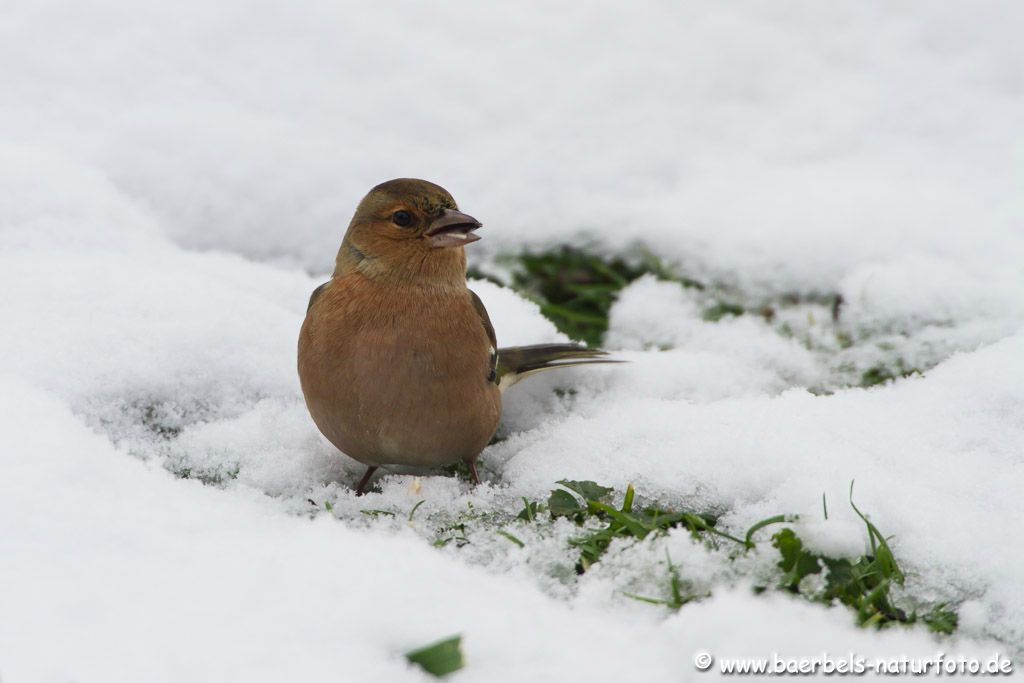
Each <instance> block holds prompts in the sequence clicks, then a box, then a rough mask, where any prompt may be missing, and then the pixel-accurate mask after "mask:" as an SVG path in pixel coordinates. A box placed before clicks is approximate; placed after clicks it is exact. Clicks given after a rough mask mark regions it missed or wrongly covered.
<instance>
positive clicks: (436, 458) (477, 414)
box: [299, 178, 612, 494]
mask: <svg viewBox="0 0 1024 683" xmlns="http://www.w3.org/2000/svg"><path fill="white" fill-rule="evenodd" d="M479 227H481V223H480V222H479V221H478V220H476V219H475V218H473V217H472V216H468V215H466V214H464V213H462V212H460V211H459V210H458V207H457V206H456V205H455V200H454V199H452V196H451V195H450V194H448V192H447V191H446V190H445V189H444V188H442V187H439V186H437V185H435V184H433V183H429V182H427V181H425V180H414V179H408V178H401V179H397V180H390V181H388V182H386V183H382V184H380V185H378V186H377V187H375V188H373V189H372V190H370V192H369V194H367V195H366V197H364V198H363V200H362V201H361V202H359V206H358V207H357V208H356V212H355V215H354V216H353V217H352V222H351V223H350V224H349V226H348V231H347V232H346V233H345V238H344V240H343V241H342V243H341V249H340V250H339V251H338V256H337V259H336V260H335V268H334V274H333V276H332V277H331V279H330V280H329V281H328V282H326V283H325V284H323V285H320V286H319V287H317V288H316V290H315V291H314V292H313V295H312V296H311V297H310V299H309V307H308V309H307V311H306V319H305V321H304V322H303V324H302V331H301V333H300V335H299V379H300V381H301V383H302V393H303V394H304V395H305V398H306V406H307V407H308V408H309V413H310V415H312V417H313V421H314V422H315V423H316V426H317V427H318V428H319V429H320V431H321V432H322V433H323V435H324V436H326V437H327V439H328V440H329V441H330V442H331V443H332V444H334V445H335V446H336V447H337V448H338V449H339V450H341V451H342V452H344V453H346V454H347V455H349V456H351V457H352V458H355V459H356V460H358V461H360V462H362V463H364V464H366V465H367V466H368V468H367V470H366V474H365V475H363V478H362V479H361V480H360V482H359V484H358V486H357V487H356V493H357V494H362V493H363V491H364V489H365V488H366V485H367V483H368V482H369V481H370V477H371V476H372V475H373V473H374V471H375V470H376V469H377V468H378V467H380V466H381V465H389V464H397V465H412V466H421V467H424V466H438V465H447V464H451V463H456V462H459V461H462V462H464V463H466V464H467V465H468V467H469V470H470V472H471V473H472V475H473V480H474V481H475V482H476V483H480V478H479V476H478V475H477V471H476V459H477V456H479V455H480V452H481V451H482V450H483V449H484V447H485V446H487V444H488V442H490V440H491V437H492V436H493V435H494V432H495V429H497V426H498V419H499V417H500V416H501V394H502V391H504V390H505V389H507V388H508V387H510V386H512V385H513V384H515V383H516V382H517V381H519V380H520V379H522V378H523V377H525V376H527V375H531V374H534V373H536V372H541V371H543V370H549V369H553V368H558V367H564V366H566V365H578V364H581V363H600V362H612V361H610V360H607V359H605V358H603V356H604V355H605V353H604V352H603V351H599V350H594V349H587V348H585V347H582V346H579V345H576V344H539V345H536V346H520V347H511V348H504V349H498V348H497V341H496V337H495V334H494V327H493V326H492V325H491V321H490V318H489V317H488V315H487V310H486V309H485V308H484V305H483V303H482V302H481V301H480V298H479V297H477V295H476V294H474V293H473V292H472V291H470V289H469V288H468V287H467V286H466V251H465V249H464V248H463V247H464V246H465V245H467V244H469V243H470V242H475V241H477V240H479V239H480V237H479V236H477V235H476V234H474V231H475V230H476V229H477V228H479Z"/></svg>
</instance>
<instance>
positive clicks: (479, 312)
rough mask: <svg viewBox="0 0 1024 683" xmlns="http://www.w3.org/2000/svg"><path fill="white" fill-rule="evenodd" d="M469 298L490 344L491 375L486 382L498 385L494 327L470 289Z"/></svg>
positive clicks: (496, 347)
mask: <svg viewBox="0 0 1024 683" xmlns="http://www.w3.org/2000/svg"><path fill="white" fill-rule="evenodd" d="M469 296H470V297H471V298H472V299H473V308H475V309H476V313H477V315H479V316H480V322H481V323H483V326H484V331H485V332H487V338H488V339H489V340H490V342H491V374H490V375H488V376H487V379H488V381H490V382H494V383H495V384H497V383H498V337H497V336H496V335H495V334H494V325H492V324H491V317H490V316H489V315H487V309H486V308H484V302H483V301H480V297H478V296H477V295H476V292H474V291H473V290H472V289H471V290H469Z"/></svg>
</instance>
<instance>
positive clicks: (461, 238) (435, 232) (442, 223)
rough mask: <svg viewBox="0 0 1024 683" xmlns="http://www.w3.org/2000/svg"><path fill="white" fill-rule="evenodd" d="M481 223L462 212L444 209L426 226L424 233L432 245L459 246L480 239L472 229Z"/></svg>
mask: <svg viewBox="0 0 1024 683" xmlns="http://www.w3.org/2000/svg"><path fill="white" fill-rule="evenodd" d="M481 225H483V223H481V222H480V221H478V220H477V219H475V218H473V217H472V216H469V215H467V214H464V213H462V212H461V211H453V210H452V209H445V210H444V211H443V212H441V215H440V216H438V217H437V218H435V219H434V221H433V222H432V223H431V224H430V227H428V228H427V231H426V233H425V235H426V236H427V239H429V240H430V246H432V247H461V246H463V245H465V244H469V243H470V242H476V241H477V240H478V239H480V237H479V236H477V235H474V234H473V231H474V230H476V229H477V228H479V227H480V226H481Z"/></svg>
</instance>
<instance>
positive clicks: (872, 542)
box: [365, 480, 957, 634]
mask: <svg viewBox="0 0 1024 683" xmlns="http://www.w3.org/2000/svg"><path fill="white" fill-rule="evenodd" d="M521 500H522V507H521V508H520V509H519V510H518V512H517V513H515V514H513V513H511V512H510V513H507V514H504V515H501V514H496V513H486V514H484V513H481V512H479V511H477V510H475V509H474V508H473V507H472V506H469V507H468V508H467V510H466V511H464V512H463V513H462V514H459V515H457V516H456V517H454V518H452V517H448V518H446V521H445V522H443V523H441V524H440V525H439V526H436V527H434V529H433V532H434V534H435V540H434V542H433V544H434V545H435V546H437V547H445V546H449V545H451V546H452V547H456V548H465V547H466V546H469V545H470V544H472V543H474V539H477V540H478V541H481V542H483V540H484V539H485V538H486V537H487V536H488V535H490V534H496V535H497V536H500V537H502V538H503V539H505V540H506V541H508V543H509V547H510V548H511V547H512V546H515V548H517V549H521V550H523V551H525V552H527V553H529V552H531V543H530V539H536V538H538V537H541V538H543V537H544V536H545V529H550V528H551V527H552V525H555V524H556V523H561V524H564V522H560V520H566V521H568V522H570V523H571V524H572V525H574V526H575V527H576V528H577V529H578V533H576V534H573V535H571V536H569V537H568V539H567V541H566V544H567V546H568V547H567V550H569V551H570V552H571V553H572V554H573V556H575V573H576V576H577V577H580V576H582V575H584V574H586V573H587V572H588V571H590V570H591V569H593V568H594V567H595V566H596V565H598V564H599V563H600V562H602V560H603V558H604V556H605V554H606V552H607V551H608V549H609V547H610V546H611V545H612V544H613V542H616V541H618V545H616V553H617V559H619V560H621V559H622V557H621V555H622V554H628V553H633V552H636V553H643V552H645V550H644V548H645V543H644V542H645V541H647V540H649V539H651V538H653V537H659V536H666V535H667V534H669V533H670V532H678V531H679V530H682V531H684V532H685V533H687V534H689V535H690V537H691V538H692V539H694V540H695V541H697V542H699V543H700V544H702V545H703V546H704V547H705V548H706V549H707V550H708V551H709V552H719V553H721V555H720V556H721V557H723V558H725V560H726V561H727V562H736V561H739V560H741V559H742V558H743V557H744V556H746V555H747V554H748V553H764V552H765V550H766V549H770V550H769V552H770V553H773V554H774V555H775V556H776V557H777V560H776V561H775V563H774V572H773V573H774V578H773V579H771V580H769V581H762V583H761V584H760V585H758V586H757V587H756V589H755V592H758V593H763V592H768V591H780V592H785V593H789V594H791V595H794V596H797V597H800V598H802V599H805V600H808V601H810V602H816V603H820V604H825V605H844V606H846V607H847V608H849V609H850V610H851V611H852V613H853V614H854V615H855V619H856V621H857V623H858V624H859V625H860V626H863V627H875V628H885V627H892V626H896V625H904V626H913V625H918V626H924V627H925V628H927V629H928V630H930V631H933V632H935V633H942V634H949V633H952V632H954V631H955V630H956V626H957V614H956V611H955V610H954V609H952V608H950V607H949V606H948V605H946V604H935V605H932V606H930V607H929V608H928V609H927V610H926V611H918V610H913V611H907V610H905V609H902V608H901V607H900V606H899V604H898V601H897V599H896V598H895V597H894V595H893V589H894V588H896V587H902V588H904V589H906V588H907V586H906V585H905V584H906V583H907V581H908V579H907V575H906V574H905V573H904V571H903V570H902V569H901V567H900V565H899V563H898V562H897V560H896V556H895V554H894V553H893V550H892V547H891V546H890V544H889V539H887V538H886V537H885V536H884V535H883V534H882V532H881V531H880V530H879V529H878V527H877V526H876V525H875V524H874V523H873V522H872V521H871V520H870V519H869V518H868V517H867V516H866V515H865V514H863V513H862V512H861V511H860V510H859V509H858V508H857V506H856V504H855V503H854V501H853V488H852V484H851V489H850V500H849V504H850V506H851V508H852V509H853V510H854V512H855V513H856V514H857V515H858V516H859V517H860V519H861V520H862V522H863V523H864V528H865V533H866V537H867V538H866V541H867V543H866V545H867V550H866V551H865V552H864V554H862V555H860V556H857V557H852V558H850V557H833V556H830V555H827V554H823V553H819V552H815V551H813V550H811V549H809V548H808V547H807V546H806V545H805V543H804V541H803V539H801V538H800V536H799V534H798V532H797V529H798V527H794V523H795V522H797V521H798V520H797V517H796V516H794V515H784V514H779V515H774V516H771V517H766V518H765V519H762V520H760V521H758V522H757V523H755V524H753V525H751V526H750V528H748V529H747V530H746V531H745V532H743V533H742V534H740V533H732V532H730V531H728V530H725V529H723V528H721V526H720V524H719V520H718V518H717V516H716V515H714V514H710V513H708V512H706V511H699V510H687V509H678V508H667V507H663V506H661V505H657V504H646V505H641V504H639V503H638V497H637V494H636V492H635V491H634V489H633V487H632V486H628V487H627V488H626V490H625V492H624V493H623V494H622V496H621V498H620V497H619V496H617V495H616V492H615V490H614V489H612V488H611V487H607V486H602V485H600V484H597V483H595V482H592V481H573V480H562V481H559V482H558V487H557V488H555V489H553V490H552V491H551V492H550V494H549V495H548V497H547V499H546V500H544V501H535V500H528V499H526V498H523V499H521ZM822 505H823V510H824V511H825V514H826V518H827V506H825V501H824V499H823V501H822ZM417 507H418V506H417ZM415 510H416V508H413V510H412V511H411V512H409V514H408V515H406V514H405V512H403V511H392V512H391V513H390V515H389V516H390V517H391V518H398V517H408V518H409V519H410V520H411V518H412V515H413V514H414V513H415ZM365 512H366V513H367V514H371V515H374V516H381V515H388V512H387V511H382V510H372V511H369V510H368V511H365ZM780 525H781V526H782V528H781V529H779V530H777V531H776V532H775V533H774V534H771V535H770V536H768V535H767V534H766V533H762V532H763V531H764V530H765V529H768V528H770V527H778V526H780ZM563 528H564V527H563ZM538 534H539V536H538ZM490 537H491V538H493V536H490ZM524 539H527V540H524ZM460 552H465V551H460ZM643 556H644V555H638V557H643ZM666 560H667V577H666V583H665V588H664V591H663V594H662V595H642V594H637V593H626V592H623V595H625V596H626V597H629V598H631V599H634V600H638V601H641V602H644V603H648V604H652V605H659V606H662V607H665V608H668V609H671V610H678V609H682V608H684V607H685V605H687V604H689V603H691V602H694V601H698V600H702V599H704V598H706V597H708V596H709V595H710V593H709V591H708V589H707V588H706V586H707V582H706V581H705V580H704V579H706V578H707V577H686V576H684V575H683V574H682V572H681V571H680V567H679V566H678V565H676V564H675V563H673V561H672V559H671V557H667V556H666ZM762 578H763V577H762ZM690 579H692V580H690ZM697 585H704V586H705V588H704V589H702V590H698V589H696V588H695V586H697ZM903 599H904V600H913V596H912V594H911V592H905V597H904V598H903Z"/></svg>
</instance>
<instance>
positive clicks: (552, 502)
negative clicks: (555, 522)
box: [548, 489, 582, 517]
mask: <svg viewBox="0 0 1024 683" xmlns="http://www.w3.org/2000/svg"><path fill="white" fill-rule="evenodd" d="M581 509H582V508H581V507H580V504H579V501H577V500H576V496H574V495H572V494H571V493H569V492H568V491H563V490H561V489H555V490H554V491H552V492H551V497H550V498H548V511H549V512H551V516H552V517H571V516H573V515H575V514H576V513H577V512H580V510H581Z"/></svg>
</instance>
